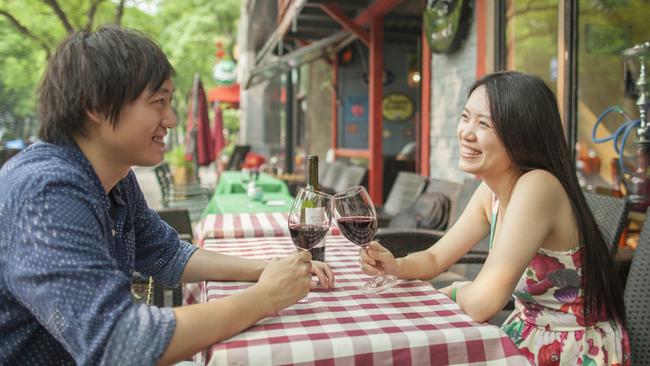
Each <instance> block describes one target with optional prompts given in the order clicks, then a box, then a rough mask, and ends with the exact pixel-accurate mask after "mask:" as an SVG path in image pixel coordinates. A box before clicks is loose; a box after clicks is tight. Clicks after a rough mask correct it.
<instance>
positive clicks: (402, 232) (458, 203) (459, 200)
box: [374, 178, 487, 263]
mask: <svg viewBox="0 0 650 366" xmlns="http://www.w3.org/2000/svg"><path fill="white" fill-rule="evenodd" d="M480 183H481V181H479V180H476V179H471V178H468V179H465V181H463V184H462V185H460V186H459V185H458V184H456V183H452V182H445V181H441V180H437V179H432V180H431V181H430V182H429V186H428V187H427V192H440V193H444V194H446V195H447V196H448V197H449V198H450V200H451V201H452V204H451V207H450V212H449V225H448V226H451V225H453V223H454V222H456V220H458V218H459V217H460V215H461V214H462V213H463V210H464V209H465V206H467V204H468V203H469V200H470V199H471V198H472V195H473V194H474V191H475V190H476V188H478V186H479V184H480ZM437 189H439V190H437ZM444 234H445V230H429V229H399V228H380V229H379V230H377V233H376V234H375V238H374V239H375V240H377V241H378V242H380V243H381V245H383V246H384V247H386V249H388V250H390V251H391V253H393V255H394V256H395V257H398V258H399V257H403V256H406V255H407V254H409V253H412V252H417V251H420V250H424V249H427V248H429V247H430V246H431V245H433V244H434V243H435V242H436V241H438V239H440V238H441V237H442V236H443V235H444ZM483 247H485V248H483ZM476 250H477V251H476V252H474V251H472V252H470V253H468V254H467V255H465V256H464V257H463V258H462V259H461V261H460V262H459V263H483V262H484V261H485V257H486V256H487V244H479V245H477V246H476Z"/></svg>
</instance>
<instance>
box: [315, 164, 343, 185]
mask: <svg viewBox="0 0 650 366" xmlns="http://www.w3.org/2000/svg"><path fill="white" fill-rule="evenodd" d="M343 169H345V164H343V163H341V162H338V161H335V162H333V163H330V164H329V167H328V168H327V172H326V173H325V175H324V176H323V177H319V179H318V180H319V182H318V183H319V185H320V187H321V189H322V190H325V191H328V190H329V191H332V190H333V189H334V185H335V184H336V182H337V181H338V180H339V177H340V176H341V173H343Z"/></svg>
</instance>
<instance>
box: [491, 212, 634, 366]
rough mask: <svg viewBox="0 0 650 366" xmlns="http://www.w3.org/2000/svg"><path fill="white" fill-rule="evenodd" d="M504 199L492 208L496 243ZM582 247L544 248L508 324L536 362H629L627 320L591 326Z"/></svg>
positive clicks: (517, 292) (530, 269)
mask: <svg viewBox="0 0 650 366" xmlns="http://www.w3.org/2000/svg"><path fill="white" fill-rule="evenodd" d="M498 204H499V203H498V201H496V200H495V204H494V205H493V212H492V230H491V233H490V247H491V246H492V237H493V233H494V227H495V224H496V213H497V212H498ZM581 276H582V263H581V250H580V248H576V249H573V250H570V251H566V252H557V251H551V250H547V249H544V248H540V249H539V250H538V252H537V254H536V255H535V257H534V258H533V260H532V261H531V262H530V264H529V265H528V267H527V268H526V270H525V271H524V274H523V275H522V276H521V279H520V280H519V283H517V286H516V288H515V291H514V293H513V296H514V297H515V310H514V312H513V313H512V314H511V315H510V316H509V317H508V319H506V321H505V322H504V323H503V325H502V329H503V330H504V331H505V332H506V333H507V334H508V335H509V336H510V338H511V339H512V340H513V342H514V343H515V345H516V346H517V347H518V348H519V351H520V352H521V354H522V355H524V356H525V357H527V358H528V361H529V362H530V363H531V364H532V365H540V366H542V365H544V366H545V365H585V366H588V365H629V364H630V361H629V353H630V351H629V348H630V347H629V340H628V337H627V333H626V332H625V330H624V329H623V328H622V326H621V325H620V324H619V323H617V322H615V321H610V320H606V317H603V319H604V320H603V321H599V322H598V323H595V324H594V325H591V326H586V324H585V320H584V317H583V312H582V309H583V305H582V304H583V299H584V298H583V291H582V289H581V286H580V284H581V281H582V277H581Z"/></svg>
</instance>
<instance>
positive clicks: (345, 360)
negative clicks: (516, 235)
mask: <svg viewBox="0 0 650 366" xmlns="http://www.w3.org/2000/svg"><path fill="white" fill-rule="evenodd" d="M234 241H235V242H236V245H233V244H234ZM204 247H205V248H206V249H208V250H215V251H219V252H221V253H224V254H230V255H237V256H242V257H247V258H253V259H261V260H269V259H271V258H275V257H283V256H285V255H287V254H289V253H292V252H294V251H295V248H294V246H293V244H292V243H291V239H290V238H288V237H278V238H252V239H234V240H233V239H229V240H215V239H208V240H206V241H205V243H204ZM326 261H327V262H328V263H329V264H330V266H331V267H332V269H333V270H334V272H335V274H336V276H337V277H336V288H335V289H334V290H330V291H312V292H311V293H310V294H309V296H308V300H307V302H306V303H297V304H295V305H293V306H291V307H289V308H287V309H285V310H283V311H281V312H280V313H278V314H277V316H274V317H269V318H265V319H263V320H261V321H260V322H258V323H257V324H256V325H254V326H253V327H251V328H249V329H247V330H246V331H244V332H243V333H241V334H239V335H236V336H234V337H232V338H230V339H227V340H225V341H223V342H220V343H218V344H215V345H213V346H212V347H211V348H210V349H209V350H208V351H207V354H206V356H207V358H206V360H208V364H209V365H269V364H274V365H275V364H322V365H352V364H356V365H450V364H453V365H458V364H495V365H496V364H498V365H502V364H504V365H526V364H527V361H526V359H525V358H524V357H523V356H521V355H520V354H519V352H518V350H517V348H516V347H515V345H514V344H513V343H512V341H511V340H510V339H509V338H508V336H507V335H506V334H505V333H504V332H503V331H502V330H501V329H500V328H498V327H496V326H493V325H490V324H487V323H486V324H479V323H476V322H474V321H472V320H471V319H470V317H469V316H467V315H466V314H465V313H463V312H462V311H461V310H460V308H459V307H458V305H456V303H454V302H452V301H451V300H450V299H449V298H448V297H446V296H444V295H442V294H441V293H439V292H438V291H436V290H435V289H434V288H433V287H432V286H431V285H430V284H429V283H428V282H424V281H400V282H399V283H398V284H397V285H396V286H395V287H393V288H392V289H389V290H386V291H384V292H383V293H379V294H364V293H362V292H361V291H360V290H359V288H360V286H361V285H363V283H364V282H365V281H366V280H368V279H369V277H368V276H366V275H364V274H363V273H362V272H361V271H360V269H359V261H358V247H356V246H354V245H353V244H352V243H350V242H349V241H347V240H346V239H345V238H343V237H342V236H338V237H331V238H328V241H327V250H326ZM250 285H251V283H247V282H206V283H205V285H204V286H203V288H202V290H201V296H202V297H203V300H207V301H210V300H214V299H218V298H221V297H224V296H228V295H231V294H234V293H236V292H238V291H240V290H242V289H244V288H246V287H248V286H250Z"/></svg>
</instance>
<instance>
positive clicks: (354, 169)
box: [325, 165, 368, 194]
mask: <svg viewBox="0 0 650 366" xmlns="http://www.w3.org/2000/svg"><path fill="white" fill-rule="evenodd" d="M367 171H368V169H366V168H364V167H362V166H358V165H346V166H345V167H344V168H343V171H342V172H341V174H340V175H339V178H338V180H337V181H336V182H335V183H334V187H333V188H332V189H326V190H325V192H327V193H330V194H334V193H336V192H341V191H343V190H345V189H347V188H350V187H354V186H359V185H361V184H362V183H363V179H364V178H365V177H366V172H367Z"/></svg>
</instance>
